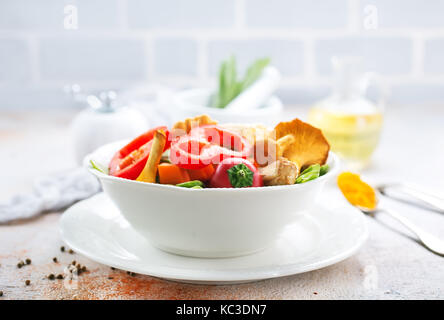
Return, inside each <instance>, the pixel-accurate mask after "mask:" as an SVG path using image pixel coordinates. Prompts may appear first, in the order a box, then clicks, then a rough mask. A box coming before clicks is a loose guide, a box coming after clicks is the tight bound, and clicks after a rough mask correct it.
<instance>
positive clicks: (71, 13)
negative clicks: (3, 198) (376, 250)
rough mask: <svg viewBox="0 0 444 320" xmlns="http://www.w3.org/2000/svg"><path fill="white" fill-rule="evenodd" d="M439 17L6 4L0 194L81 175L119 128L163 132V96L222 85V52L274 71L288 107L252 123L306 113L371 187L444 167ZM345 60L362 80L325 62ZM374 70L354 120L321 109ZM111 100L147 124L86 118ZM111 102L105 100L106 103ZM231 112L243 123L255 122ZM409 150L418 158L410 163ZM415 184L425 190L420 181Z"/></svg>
mask: <svg viewBox="0 0 444 320" xmlns="http://www.w3.org/2000/svg"><path fill="white" fill-rule="evenodd" d="M443 12H444V0H428V1H421V0H371V1H367V0H332V1H321V0H311V1H306V0H274V1H267V0H212V1H205V0H186V1H184V0H162V1H154V0H1V1H0V148H1V150H2V154H5V155H6V156H5V157H4V158H3V160H2V161H3V165H2V166H1V168H0V176H2V177H3V178H4V179H2V182H0V186H3V187H4V189H5V190H7V191H8V192H7V193H8V194H13V193H14V192H21V191H22V190H23V189H29V185H30V182H31V181H32V180H33V178H34V177H35V176H39V175H44V174H50V173H53V172H55V171H60V170H63V169H64V168H69V167H75V166H78V165H79V164H80V162H81V159H82V157H83V155H84V154H85V153H87V152H91V150H93V149H94V148H96V147H97V146H98V145H101V144H103V143H105V142H107V141H110V140H116V139H117V138H121V137H122V136H125V137H134V136H135V132H126V133H125V134H123V135H119V130H120V129H121V128H120V129H119V130H118V129H117V127H118V126H119V125H121V127H122V128H123V127H125V126H126V128H128V127H131V128H132V129H134V131H137V132H140V131H143V130H144V128H146V127H147V126H148V127H149V126H153V125H155V124H160V123H166V124H171V123H172V119H171V115H172V114H173V115H179V114H180V117H182V116H183V115H184V114H182V113H179V111H178V110H179V109H178V106H177V104H175V103H174V101H172V100H171V97H173V95H174V94H175V93H176V92H179V91H181V90H184V89H192V88H208V87H210V88H217V81H218V72H219V67H220V65H221V62H222V61H223V60H225V59H227V58H229V57H230V56H231V55H234V56H235V57H236V61H237V64H238V69H239V73H240V74H242V73H243V71H244V70H245V69H246V67H247V66H248V65H251V63H253V62H254V61H255V60H256V59H258V58H262V57H270V58H271V61H272V62H271V64H272V65H273V66H274V67H276V69H277V70H279V72H280V75H281V78H280V81H279V84H278V86H277V88H276V90H275V91H274V94H275V96H276V97H277V98H278V100H275V101H274V102H275V103H274V106H277V107H279V106H283V107H281V108H280V109H279V108H278V109H279V110H281V111H280V112H279V113H278V112H274V111H273V113H272V114H273V115H279V116H278V117H277V118H272V117H269V116H268V114H267V115H264V114H262V115H261V116H259V117H257V118H254V120H255V121H256V120H258V122H267V121H268V122H271V123H273V124H274V123H276V121H275V120H283V119H287V120H288V119H292V118H293V117H295V116H297V117H301V118H302V119H304V120H307V119H308V118H310V115H309V114H310V110H311V111H313V110H314V111H313V112H312V114H311V120H310V122H312V123H314V124H315V125H316V126H319V127H321V128H322V129H323V130H324V133H325V134H326V135H327V138H328V139H329V141H330V142H331V143H332V142H333V147H334V148H333V150H335V151H337V152H339V153H340V151H341V148H343V150H342V151H344V155H346V156H347V153H348V156H350V157H351V158H353V157H354V158H355V160H356V159H358V162H361V164H362V166H361V167H366V166H367V165H368V164H369V158H370V157H371V156H373V159H374V160H375V161H374V162H373V166H371V167H370V169H371V170H373V171H372V172H373V173H374V177H375V179H376V178H378V177H379V176H383V177H388V176H390V174H391V173H393V176H394V177H400V176H404V177H411V172H412V170H411V168H412V166H417V164H418V163H428V164H429V165H440V164H441V162H442V161H441V160H440V159H442V158H440V157H441V156H442V152H441V151H440V150H443V149H444V145H443V143H444V142H441V140H440V139H434V138H433V137H442V135H443V132H442V130H441V129H440V128H441V127H442V119H443V117H444V110H443V109H444V108H443V107H442V106H443V103H444V61H443V57H444V19H443ZM345 56H353V57H357V58H359V59H360V62H361V63H360V69H359V70H360V71H359V72H357V71H356V72H355V71H354V69H353V68H350V66H349V67H347V66H345V67H344V65H342V67H341V65H340V66H339V75H341V72H342V75H343V77H342V78H341V76H339V77H338V76H337V75H338V68H336V69H337V70H336V71H337V72H336V73H335V72H334V71H335V70H334V69H335V68H334V67H333V64H332V58H334V57H339V58H341V57H345ZM341 70H342V71H341ZM369 73H371V74H373V75H374V76H375V77H374V79H376V81H372V82H371V83H370V82H369V83H367V85H366V86H368V88H369V90H368V92H365V90H362V92H361V93H360V94H362V97H366V98H365V99H367V98H369V100H368V101H367V100H365V101H364V102H363V101H360V103H359V106H360V107H357V105H358V104H353V103H348V104H347V105H349V108H348V107H347V112H348V111H350V112H351V113H352V114H353V113H354V115H352V117H348V118H340V119H338V118H337V117H336V118H329V117H327V116H325V114H323V111H322V110H321V111H320V112H318V111H319V110H320V109H323V108H324V107H326V103H324V104H322V103H321V104H319V103H320V101H324V102H325V99H326V98H327V97H328V96H330V95H331V92H332V88H333V87H336V90H337V89H338V83H339V84H341V83H342V84H344V85H343V86H342V89H343V91H344V92H345V91H347V90H348V89H353V88H351V87H353V85H354V83H356V82H357V79H358V78H359V77H358V76H359V75H360V74H369ZM335 74H336V75H335ZM344 79H345V80H344ZM341 81H342V82H341ZM347 86H348V87H347ZM339 87H341V85H339ZM79 88H80V91H79ZM344 88H345V89H347V90H345V89H344ZM381 88H382V89H383V90H382V92H383V93H384V102H383V105H382V106H381V105H380V104H378V100H379V98H380V93H381ZM340 89H341V88H340ZM354 89H356V88H354ZM354 89H353V90H354ZM107 90H114V91H116V92H117V97H118V98H119V97H120V98H121V97H124V98H125V99H122V101H124V102H120V103H119V104H121V105H123V104H125V105H132V106H136V108H134V110H136V111H140V112H141V113H143V115H144V116H145V118H146V120H147V122H146V123H145V124H144V123H142V122H143V121H136V120H134V121H133V120H131V119H135V118H139V119H141V118H143V117H141V116H140V113H136V114H132V115H126V116H125V117H123V116H121V115H120V114H117V116H116V117H114V119H113V121H114V123H113V121H110V122H107V123H105V122H106V121H108V120H106V119H105V118H106V117H100V118H101V119H97V117H95V116H96V114H89V118H88V117H86V115H85V113H83V114H81V112H82V110H83V111H87V110H88V107H87V105H88V104H89V105H94V104H95V103H97V99H96V100H94V99H92V100H91V99H89V100H88V94H90V93H93V94H95V95H98V94H99V93H100V92H102V91H107ZM113 99H114V93H113V94H111V95H109V94H108V93H107V94H105V95H104V96H102V103H104V104H105V105H106V104H112V102H110V101H113ZM87 100H88V103H87V102H86V101H87ZM330 102H331V101H330V100H329V101H328V103H327V104H330V106H331V107H332V108H333V109H338V107H339V109H340V107H341V106H343V105H345V104H342V102H341V103H336V102H337V101H336V102H335V103H330ZM368 103H373V104H374V105H372V107H369V104H368ZM270 104H273V103H270ZM320 105H321V106H322V108H315V106H318V107H319V106H320ZM373 106H374V109H372V108H373ZM326 108H327V109H328V108H329V106H327V107H326ZM354 108H355V109H354ZM366 108H367V109H366ZM89 109H91V108H89ZM207 109H208V110H210V108H207ZM324 109H325V108H324ZM370 109H371V112H368V113H369V114H371V116H368V117H367V116H365V117H361V116H360V115H362V113H365V112H361V111H363V110H367V111H368V110H370ZM196 110H197V109H196ZM196 110H194V111H193V112H194V113H201V111H196ZM384 110H385V111H384ZM182 111H183V110H182ZM216 111H218V112H219V111H221V110H216ZM315 111H316V112H315ZM355 111H356V112H355ZM193 112H192V113H193ZM254 112H256V111H254ZM224 114H225V113H224V112H223V111H221V112H220V113H219V115H220V116H217V118H218V119H219V120H221V119H224V120H225V118H224ZM239 114H241V115H243V116H244V118H242V119H245V118H247V119H248V117H250V116H252V115H253V111H248V112H247V111H246V112H243V113H239ZM356 114H358V116H356ZM87 115H88V114H87ZM85 117H86V118H87V119H85ZM131 117H132V118H131ZM234 118H235V119H241V118H237V116H236V117H234ZM79 119H80V120H79ZM124 119H126V120H125V121H127V122H125V121H124ZM228 119H230V118H229V117H228ZM231 119H233V117H232V118H231ZM251 119H253V118H251ZM102 120H103V121H102ZM271 120H273V121H271ZM324 120H325V121H324ZM136 122H138V124H137V125H136V124H135V123H136ZM125 123H130V125H125ZM382 124H384V125H383V126H382ZM381 127H384V130H382V139H379V138H380V132H381ZM406 128H416V130H406ZM330 129H331V130H330ZM122 130H123V129H122ZM329 130H330V131H329ZM73 131H74V133H73ZM122 132H123V131H122ZM417 133H418V134H417ZM406 134H409V136H408V138H407V136H406ZM363 137H365V138H363ZM341 143H342V145H341ZM377 146H378V148H376V147H377ZM374 150H376V152H375V154H374V155H373V151H374ZM412 150H414V152H413V153H414V154H415V155H416V157H422V158H421V159H418V158H415V159H413V158H411V154H412ZM389 153H390V155H389ZM30 154H32V157H29V155H30ZM429 154H433V156H428V155H429ZM401 157H402V161H403V162H405V165H403V166H402V167H401V166H399V165H398V164H399V163H400V158H401ZM11 167H13V168H20V170H10V169H9V168H11ZM381 168H386V171H381V170H380V169H381ZM414 179H416V180H417V181H418V182H421V181H422V180H424V181H423V182H424V183H430V181H428V180H425V176H424V175H421V174H420V173H417V174H416V175H415V178H414ZM435 184H439V182H436V183H435Z"/></svg>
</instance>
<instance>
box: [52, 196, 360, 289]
mask: <svg viewBox="0 0 444 320" xmlns="http://www.w3.org/2000/svg"><path fill="white" fill-rule="evenodd" d="M328 194H330V196H328ZM338 196H339V195H338V194H333V195H332V194H331V192H330V193H324V194H323V197H322V198H323V201H322V202H323V203H324V205H325V206H322V205H319V206H316V207H315V209H314V210H313V211H312V212H311V213H310V214H309V215H306V216H300V217H299V218H298V220H297V221H296V222H295V223H293V224H291V225H289V226H288V227H286V229H285V231H284V232H283V233H282V234H281V236H280V238H279V239H277V240H276V241H275V243H274V244H273V245H272V246H271V247H269V248H268V249H265V250H264V251H261V252H259V253H256V254H252V255H248V256H242V257H237V258H223V259H222V258H213V259H203V258H190V257H184V256H179V255H174V254H170V253H166V252H163V251H161V250H159V249H157V248H155V247H153V246H152V245H150V243H148V242H147V241H146V240H145V239H144V238H143V237H142V236H140V235H139V234H137V233H136V232H135V231H134V230H133V229H132V228H131V227H130V226H129V224H128V222H127V221H126V220H125V219H124V218H123V217H122V216H121V215H120V213H119V211H118V209H117V208H116V207H115V206H114V204H113V203H112V202H111V201H110V200H109V199H108V197H107V196H106V195H104V194H103V193H102V194H98V195H96V196H94V197H92V198H90V199H88V200H84V201H81V202H79V203H77V204H76V205H74V206H72V207H71V208H69V209H68V210H67V211H66V212H65V213H64V214H63V216H62V218H61V221H60V227H61V234H62V238H63V240H64V241H65V242H66V243H67V244H68V245H69V246H70V247H71V248H73V249H74V250H75V251H76V252H78V253H81V254H83V255H85V256H87V257H88V258H90V259H92V260H95V261H97V262H100V263H103V264H106V265H109V266H112V267H115V268H118V269H123V270H127V271H132V272H136V273H139V274H146V275H150V276H155V277H160V278H166V279H169V280H175V281H182V282H198V283H238V282H247V281H255V280H262V279H268V278H275V277H281V276H287V275H292V274H297V273H302V272H307V271H311V270H315V269H319V268H323V267H326V266H329V265H332V264H334V263H337V262H339V261H342V260H344V259H346V258H348V257H350V256H351V255H352V254H354V253H355V252H356V251H357V250H358V249H359V247H360V246H361V245H362V244H363V243H364V242H365V240H366V239H367V236H368V230H367V226H366V221H365V220H364V217H363V215H362V213H360V212H359V211H358V210H356V209H354V208H352V207H351V206H349V205H346V204H345V203H343V202H341V201H339V200H337V199H340V198H338ZM335 199H336V200H335ZM326 205H328V208H327V207H326ZM159 214H162V213H161V212H159ZM270 214H273V213H272V212H270ZM229 236H230V235H227V237H229Z"/></svg>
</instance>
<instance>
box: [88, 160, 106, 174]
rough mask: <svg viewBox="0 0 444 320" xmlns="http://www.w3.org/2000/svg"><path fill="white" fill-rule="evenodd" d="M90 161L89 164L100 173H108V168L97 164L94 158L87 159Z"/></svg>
mask: <svg viewBox="0 0 444 320" xmlns="http://www.w3.org/2000/svg"><path fill="white" fill-rule="evenodd" d="M89 162H90V163H91V166H92V167H93V168H94V169H96V170H97V171H100V172H101V173H104V174H108V168H105V167H103V166H102V165H100V164H98V163H97V162H95V161H94V160H92V159H91V160H89Z"/></svg>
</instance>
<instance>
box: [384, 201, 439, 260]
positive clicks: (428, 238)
mask: <svg viewBox="0 0 444 320" xmlns="http://www.w3.org/2000/svg"><path fill="white" fill-rule="evenodd" d="M380 211H383V212H385V213H386V214H388V215H390V216H391V217H393V218H394V219H396V220H397V221H398V222H400V223H401V224H403V225H404V226H405V227H406V228H408V229H409V230H410V231H412V232H413V233H414V234H416V236H417V237H418V239H419V240H420V241H421V242H422V244H423V245H424V246H425V247H426V248H428V249H429V250H430V251H432V252H434V253H436V254H439V255H444V240H442V239H439V238H438V237H436V236H434V235H433V234H431V233H429V232H427V231H424V230H423V229H422V228H420V227H418V226H417V225H416V224H415V223H414V222H412V221H411V220H409V219H407V218H405V217H404V216H402V215H401V214H399V213H397V212H396V211H394V210H391V209H388V208H380Z"/></svg>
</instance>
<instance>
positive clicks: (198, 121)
mask: <svg viewBox="0 0 444 320" xmlns="http://www.w3.org/2000/svg"><path fill="white" fill-rule="evenodd" d="M205 124H217V121H215V120H213V119H211V118H210V117H209V116H207V115H206V114H203V115H200V116H196V117H194V118H186V119H185V120H184V121H178V122H176V123H175V124H174V125H173V131H174V132H175V135H176V136H180V135H183V134H187V133H189V132H190V130H191V129H192V128H194V127H199V126H202V125H205Z"/></svg>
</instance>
